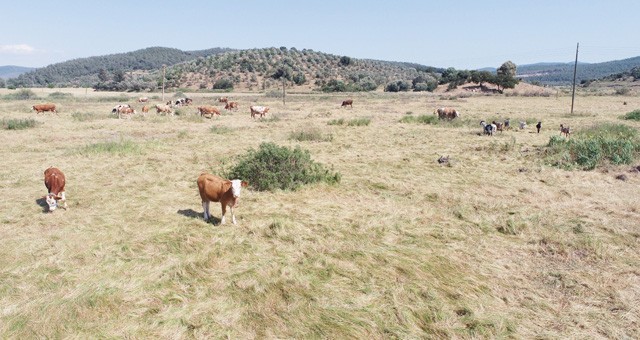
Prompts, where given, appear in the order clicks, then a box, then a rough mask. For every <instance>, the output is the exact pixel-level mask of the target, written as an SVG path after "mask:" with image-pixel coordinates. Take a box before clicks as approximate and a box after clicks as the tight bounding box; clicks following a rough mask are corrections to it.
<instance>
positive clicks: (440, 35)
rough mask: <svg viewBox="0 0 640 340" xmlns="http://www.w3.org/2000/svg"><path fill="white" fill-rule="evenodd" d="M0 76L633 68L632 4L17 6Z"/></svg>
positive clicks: (543, 0) (141, 1)
mask: <svg viewBox="0 0 640 340" xmlns="http://www.w3.org/2000/svg"><path fill="white" fill-rule="evenodd" d="M2 12H3V13H2V20H0V32H2V34H1V35H0V66H4V65H16V66H26V67H44V66H47V65H49V64H53V63H58V62H63V61H67V60H72V59H77V58H86V57H92V56H100V55H107V54H114V53H123V52H131V51H135V50H139V49H143V48H147V47H153V46H161V47H171V48H177V49H180V50H184V51H193V50H203V49H208V48H213V47H227V48H233V49H252V48H266V47H281V46H285V47H287V48H291V47H295V48H297V49H299V50H301V49H305V48H306V49H311V50H314V51H318V52H324V53H330V54H334V55H340V56H349V57H351V58H357V59H377V60H386V61H402V62H412V63H418V64H422V65H426V66H435V67H454V68H456V69H479V68H483V67H499V66H500V65H502V63H504V62H505V61H508V60H510V61H512V62H514V63H515V64H516V65H526V64H533V63H538V62H572V61H573V60H574V59H575V56H576V44H578V43H579V44H580V46H579V53H578V59H579V61H580V62H588V63H597V62H604V61H611V60H620V59H626V58H632V57H636V56H640V34H639V33H640V20H638V19H637V15H638V13H640V1H638V0H610V1H595V0H582V1H580V0H575V1H569V0H531V1H524V0H475V1H467V0H457V1H456V0H449V1H446V0H440V1H431V0H423V1H419V0H393V1H378V0H370V1H355V0H353V1H351V0H309V1H305V0H297V1H296V0H281V1H279V0H264V1H260V0H255V1H252V0H226V1H216V0H210V1H205V0H202V1H200V0H198V1H190V0H182V1H162V0H155V1H147V0H102V1H95V0H77V1H72V0H53V1H52V0H43V1H41V0H24V1H17V0H13V1H7V2H5V3H3V5H2Z"/></svg>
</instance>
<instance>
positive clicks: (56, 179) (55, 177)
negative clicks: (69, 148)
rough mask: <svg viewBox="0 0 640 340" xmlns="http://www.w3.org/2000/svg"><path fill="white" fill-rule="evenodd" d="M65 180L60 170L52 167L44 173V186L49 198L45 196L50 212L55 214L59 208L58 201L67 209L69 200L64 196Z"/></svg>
mask: <svg viewBox="0 0 640 340" xmlns="http://www.w3.org/2000/svg"><path fill="white" fill-rule="evenodd" d="M64 185H65V178H64V174H63V173H62V171H60V169H58V168H54V167H50V168H48V169H47V170H45V171H44V186H46V187H47V196H44V197H43V198H45V199H46V200H47V205H48V206H49V211H50V212H53V211H55V210H56V208H57V207H58V205H59V203H58V201H61V202H62V208H63V209H65V210H66V209H67V200H66V197H65V195H64Z"/></svg>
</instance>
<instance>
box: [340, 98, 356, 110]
mask: <svg viewBox="0 0 640 340" xmlns="http://www.w3.org/2000/svg"><path fill="white" fill-rule="evenodd" d="M345 106H350V107H351V108H352V109H353V99H347V100H343V101H342V106H340V107H345Z"/></svg>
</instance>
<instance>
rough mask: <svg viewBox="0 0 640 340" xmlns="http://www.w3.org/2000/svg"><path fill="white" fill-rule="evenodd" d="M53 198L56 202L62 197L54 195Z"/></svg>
mask: <svg viewBox="0 0 640 340" xmlns="http://www.w3.org/2000/svg"><path fill="white" fill-rule="evenodd" d="M53 198H55V199H56V200H61V199H62V196H59V195H55V196H53Z"/></svg>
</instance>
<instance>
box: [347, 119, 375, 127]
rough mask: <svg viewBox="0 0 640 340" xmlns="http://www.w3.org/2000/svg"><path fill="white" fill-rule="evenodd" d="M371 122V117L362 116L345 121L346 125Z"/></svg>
mask: <svg viewBox="0 0 640 340" xmlns="http://www.w3.org/2000/svg"><path fill="white" fill-rule="evenodd" d="M369 124H371V118H368V117H362V118H354V119H351V120H349V121H348V122H347V126H367V125H369Z"/></svg>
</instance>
